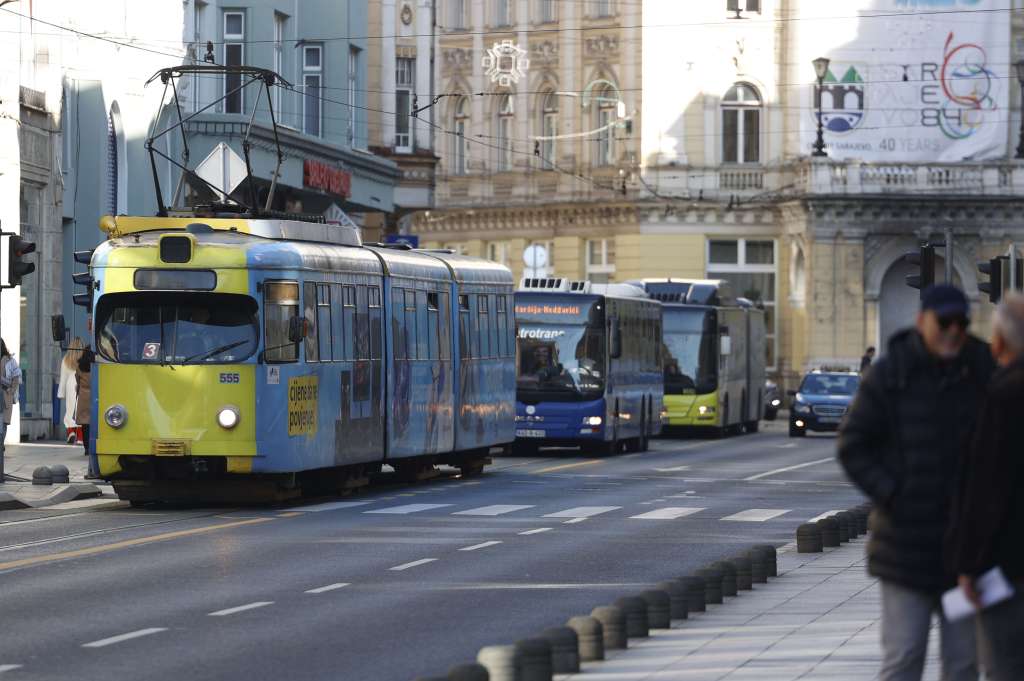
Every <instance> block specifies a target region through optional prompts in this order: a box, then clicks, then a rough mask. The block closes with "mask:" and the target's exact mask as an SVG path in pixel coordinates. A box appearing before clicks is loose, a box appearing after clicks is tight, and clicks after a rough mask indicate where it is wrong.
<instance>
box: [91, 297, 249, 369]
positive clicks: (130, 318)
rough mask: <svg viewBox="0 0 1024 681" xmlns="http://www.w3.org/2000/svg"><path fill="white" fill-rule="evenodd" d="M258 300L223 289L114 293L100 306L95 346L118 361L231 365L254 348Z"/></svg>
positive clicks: (106, 356)
mask: <svg viewBox="0 0 1024 681" xmlns="http://www.w3.org/2000/svg"><path fill="white" fill-rule="evenodd" d="M258 341H259V325H258V321H257V305H256V301H255V300H253V299H252V298H250V297H248V296H243V295H232V294H223V293H181V292H178V293H113V294H109V295H106V296H104V297H102V298H101V299H100V301H99V304H98V306H97V309H96V350H97V352H98V353H99V354H100V355H101V356H102V357H104V358H105V359H107V360H109V361H111V362H120V363H127V364H132V363H145V364H227V363H234V362H240V361H242V360H244V359H246V358H248V357H250V356H252V354H253V353H254V352H255V351H256V347H257V344H258Z"/></svg>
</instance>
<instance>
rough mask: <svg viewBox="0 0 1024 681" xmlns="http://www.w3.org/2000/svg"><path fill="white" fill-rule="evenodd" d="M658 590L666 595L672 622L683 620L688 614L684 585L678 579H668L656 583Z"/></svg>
mask: <svg viewBox="0 0 1024 681" xmlns="http://www.w3.org/2000/svg"><path fill="white" fill-rule="evenodd" d="M658 588H659V589H661V590H662V591H664V592H665V593H667V594H668V605H669V609H668V613H669V617H671V618H672V619H674V620H685V619H686V618H687V616H688V615H689V614H690V613H689V608H688V607H687V604H686V585H685V584H683V582H682V581H680V580H678V579H670V580H668V581H666V582H658ZM648 614H650V613H648Z"/></svg>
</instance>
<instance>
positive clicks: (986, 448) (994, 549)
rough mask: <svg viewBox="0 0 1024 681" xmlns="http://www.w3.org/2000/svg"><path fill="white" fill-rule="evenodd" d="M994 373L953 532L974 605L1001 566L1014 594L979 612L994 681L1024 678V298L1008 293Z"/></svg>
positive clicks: (982, 651)
mask: <svg viewBox="0 0 1024 681" xmlns="http://www.w3.org/2000/svg"><path fill="white" fill-rule="evenodd" d="M992 355H993V356H994V357H995V358H996V363H997V364H999V367H1000V369H999V371H998V372H997V373H996V375H995V376H994V377H993V378H992V383H991V384H990V385H989V388H988V395H987V397H986V399H985V405H984V407H983V409H982V412H981V416H980V417H979V419H978V427H977V431H976V433H977V434H976V435H975V437H974V444H973V446H972V447H971V453H970V456H969V457H968V459H967V461H966V463H965V468H964V487H963V489H962V498H961V503H960V504H959V508H958V509H957V514H956V516H955V517H954V521H953V527H952V530H951V532H950V554H951V558H952V564H953V569H954V570H955V571H956V572H957V573H958V574H959V575H960V586H961V587H962V588H963V589H964V591H965V592H966V593H967V595H968V598H970V599H971V600H972V601H973V602H974V603H975V605H976V606H978V605H980V602H979V595H978V593H977V591H976V589H975V586H974V580H975V578H976V577H977V576H978V575H980V574H982V573H984V572H987V571H988V570H989V569H991V568H993V567H995V566H997V565H998V566H999V567H1000V568H1001V569H1002V571H1003V574H1004V575H1005V576H1006V578H1007V579H1008V580H1010V582H1011V583H1012V585H1013V587H1014V590H1015V595H1014V596H1013V597H1012V598H1011V599H1010V600H1008V601H1004V602H1002V603H998V604H996V605H994V606H991V607H989V608H986V609H985V610H982V611H981V612H980V613H979V614H978V618H977V619H978V621H977V625H978V626H977V635H978V654H979V657H980V658H981V663H982V667H984V669H985V673H986V674H987V678H988V679H989V680H990V681H1020V679H1024V541H1022V540H1021V537H1022V533H1024V495H1022V494H1021V491H1022V490H1024V453H1022V451H1021V443H1024V418H1021V417H1022V415H1024V296H1021V295H1019V294H1013V295H1009V296H1007V297H1005V298H1004V299H1003V302H1002V303H1000V304H999V307H998V308H997V309H996V316H995V320H994V324H993V326H992Z"/></svg>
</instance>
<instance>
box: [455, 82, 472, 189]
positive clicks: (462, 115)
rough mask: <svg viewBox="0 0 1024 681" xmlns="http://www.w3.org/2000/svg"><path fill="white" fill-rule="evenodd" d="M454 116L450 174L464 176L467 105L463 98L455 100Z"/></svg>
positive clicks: (467, 124) (467, 123) (467, 118)
mask: <svg viewBox="0 0 1024 681" xmlns="http://www.w3.org/2000/svg"><path fill="white" fill-rule="evenodd" d="M454 112H455V113H454V115H453V120H452V131H453V132H454V133H455V134H454V135H452V173H453V174H455V175H465V174H466V168H467V163H466V161H467V159H466V132H467V128H468V127H469V103H468V102H467V101H466V98H465V97H459V98H458V99H457V100H455V108H454Z"/></svg>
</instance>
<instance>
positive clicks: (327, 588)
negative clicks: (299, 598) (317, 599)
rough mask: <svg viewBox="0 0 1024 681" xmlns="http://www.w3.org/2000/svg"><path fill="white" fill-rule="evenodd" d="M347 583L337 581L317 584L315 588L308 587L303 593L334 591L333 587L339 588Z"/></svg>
mask: <svg viewBox="0 0 1024 681" xmlns="http://www.w3.org/2000/svg"><path fill="white" fill-rule="evenodd" d="M348 585H349V582H338V583H337V584H328V585H327V586H319V587H317V588H315V589H309V590H308V591H306V592H305V593H308V594H322V593H326V592H328V591H334V590H335V589H341V588H342V587H346V586H348Z"/></svg>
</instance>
